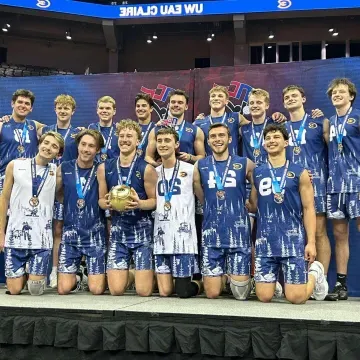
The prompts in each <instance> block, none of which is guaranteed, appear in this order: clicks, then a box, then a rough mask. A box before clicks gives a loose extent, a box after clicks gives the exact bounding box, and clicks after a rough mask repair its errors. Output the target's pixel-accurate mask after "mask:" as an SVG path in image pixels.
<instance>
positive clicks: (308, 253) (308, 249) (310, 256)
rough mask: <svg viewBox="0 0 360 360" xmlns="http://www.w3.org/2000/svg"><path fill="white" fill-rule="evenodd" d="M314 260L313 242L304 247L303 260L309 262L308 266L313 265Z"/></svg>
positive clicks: (314, 248)
mask: <svg viewBox="0 0 360 360" xmlns="http://www.w3.org/2000/svg"><path fill="white" fill-rule="evenodd" d="M315 258H316V246H315V242H310V243H308V244H307V245H306V246H305V260H307V261H308V262H309V264H311V263H313V262H314V261H315Z"/></svg>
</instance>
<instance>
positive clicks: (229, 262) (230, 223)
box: [198, 155, 251, 276]
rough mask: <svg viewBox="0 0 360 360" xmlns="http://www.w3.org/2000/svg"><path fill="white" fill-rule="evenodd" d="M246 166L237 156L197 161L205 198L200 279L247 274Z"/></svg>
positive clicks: (248, 245)
mask: <svg viewBox="0 0 360 360" xmlns="http://www.w3.org/2000/svg"><path fill="white" fill-rule="evenodd" d="M214 165H215V167H214ZM246 165H247V159H246V158H243V157H240V156H237V155H231V156H229V158H228V159H227V160H224V161H215V160H214V158H213V156H208V157H206V158H205V159H201V160H199V162H198V169H199V172H200V176H201V184H202V188H203V191H204V198H205V204H204V220H203V226H202V249H201V257H202V274H203V275H204V276H221V275H223V274H232V275H242V276H245V275H249V274H250V263H251V245H250V219H249V215H248V212H247V209H246V208H245V200H246ZM215 169H216V170H215ZM217 175H218V176H219V178H220V179H221V180H222V184H223V192H225V194H224V196H219V192H220V191H219V186H218V184H217V181H216V178H217ZM224 175H225V176H224Z"/></svg>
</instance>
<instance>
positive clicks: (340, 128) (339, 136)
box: [334, 107, 352, 154]
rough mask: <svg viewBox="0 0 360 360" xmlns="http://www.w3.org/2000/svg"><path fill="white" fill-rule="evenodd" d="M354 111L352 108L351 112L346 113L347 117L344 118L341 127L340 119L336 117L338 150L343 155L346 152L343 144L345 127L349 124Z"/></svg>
mask: <svg viewBox="0 0 360 360" xmlns="http://www.w3.org/2000/svg"><path fill="white" fill-rule="evenodd" d="M351 111H352V107H350V108H349V110H348V111H347V112H346V115H345V117H344V120H343V123H342V124H341V125H340V126H339V117H338V115H336V117H335V124H334V125H335V126H334V128H335V134H336V141H337V144H338V146H337V148H338V153H339V154H341V153H342V152H343V150H344V145H343V144H342V142H343V137H344V132H345V125H346V123H347V120H348V118H349V115H350V113H351Z"/></svg>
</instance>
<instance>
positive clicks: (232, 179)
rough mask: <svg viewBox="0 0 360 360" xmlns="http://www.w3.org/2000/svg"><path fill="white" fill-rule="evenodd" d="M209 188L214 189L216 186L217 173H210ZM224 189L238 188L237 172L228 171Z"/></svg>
mask: <svg viewBox="0 0 360 360" xmlns="http://www.w3.org/2000/svg"><path fill="white" fill-rule="evenodd" d="M208 186H209V189H214V188H215V186H216V181H215V173H214V172H213V171H210V172H209V180H208ZM224 187H236V172H235V171H234V170H229V171H228V173H227V177H226V179H225V184H224Z"/></svg>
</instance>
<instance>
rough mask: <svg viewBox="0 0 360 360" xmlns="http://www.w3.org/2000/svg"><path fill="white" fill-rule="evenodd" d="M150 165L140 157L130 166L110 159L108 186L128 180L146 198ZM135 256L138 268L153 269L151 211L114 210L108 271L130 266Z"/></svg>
mask: <svg viewBox="0 0 360 360" xmlns="http://www.w3.org/2000/svg"><path fill="white" fill-rule="evenodd" d="M147 165H148V164H147V163H146V162H145V161H144V160H143V159H140V158H137V159H134V161H133V163H132V165H131V166H130V167H122V166H119V159H118V158H116V159H111V160H106V161H105V180H106V184H107V187H108V189H109V190H110V189H111V188H112V187H113V186H117V185H120V184H122V183H124V184H126V183H127V184H128V186H131V187H133V188H134V189H135V191H136V192H137V194H138V196H139V198H140V199H142V200H146V199H147V195H146V191H145V186H144V175H145V169H146V166H147ZM130 171H131V173H130V176H129V172H130ZM119 173H120V174H119ZM119 177H120V178H121V181H119ZM128 177H129V179H128ZM132 257H133V259H134V263H135V269H136V270H153V222H152V219H151V211H148V210H140V209H135V210H131V211H124V212H119V211H112V216H111V230H110V245H109V252H108V258H107V270H127V269H129V267H130V261H131V258H132Z"/></svg>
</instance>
